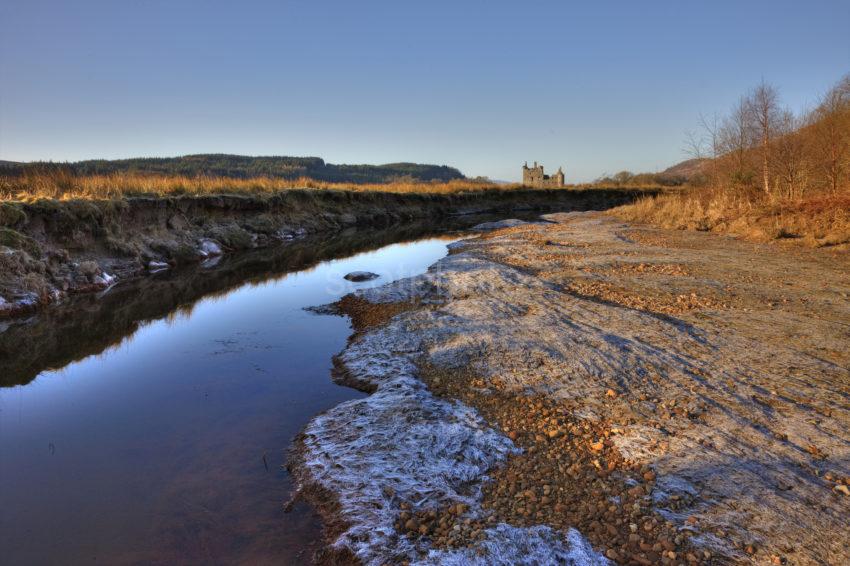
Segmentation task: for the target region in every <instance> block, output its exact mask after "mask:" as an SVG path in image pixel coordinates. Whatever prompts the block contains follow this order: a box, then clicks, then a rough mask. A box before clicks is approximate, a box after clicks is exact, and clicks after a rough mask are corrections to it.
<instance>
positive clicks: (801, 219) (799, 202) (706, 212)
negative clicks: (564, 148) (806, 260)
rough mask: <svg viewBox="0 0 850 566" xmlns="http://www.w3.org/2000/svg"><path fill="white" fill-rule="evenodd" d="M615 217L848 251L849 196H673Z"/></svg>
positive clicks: (644, 201) (686, 192)
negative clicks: (792, 197)
mask: <svg viewBox="0 0 850 566" xmlns="http://www.w3.org/2000/svg"><path fill="white" fill-rule="evenodd" d="M611 212H612V214H613V215H614V216H616V217H618V218H620V219H622V220H626V221H629V222H645V223H647V224H652V225H654V226H658V227H661V228H669V229H674V230H698V231H703V232H714V233H717V234H729V235H734V236H738V237H741V238H745V239H747V240H751V241H755V242H777V243H781V244H786V245H802V246H805V247H810V248H830V249H835V250H842V251H847V250H850V192H848V191H843V192H839V193H835V194H828V193H826V194H824V193H822V194H813V195H807V196H806V197H801V198H794V199H791V198H766V197H764V195H762V194H760V193H755V194H754V193H753V191H742V192H740V193H736V192H734V191H729V190H726V191H724V190H716V189H710V188H692V189H681V190H671V191H668V192H666V193H659V194H657V195H652V196H647V197H645V198H641V199H638V200H637V201H636V202H634V203H630V204H627V205H625V206H622V207H618V208H616V209H614V210H612V211H611Z"/></svg>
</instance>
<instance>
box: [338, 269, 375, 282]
mask: <svg viewBox="0 0 850 566" xmlns="http://www.w3.org/2000/svg"><path fill="white" fill-rule="evenodd" d="M378 277H380V275H378V274H377V273H372V272H371V271H352V272H351V273H348V274H346V275H345V276H344V277H343V279H347V280H348V281H353V282H355V283H359V282H361V281H371V280H373V279H377V278H378Z"/></svg>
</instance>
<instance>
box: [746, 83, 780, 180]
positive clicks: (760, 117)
mask: <svg viewBox="0 0 850 566" xmlns="http://www.w3.org/2000/svg"><path fill="white" fill-rule="evenodd" d="M746 105H747V111H748V113H749V115H750V117H751V123H752V124H753V126H755V128H756V130H755V135H756V136H757V138H758V140H759V142H760V145H761V173H762V186H763V189H764V192H765V194H770V143H771V141H772V140H773V136H774V130H775V129H776V127H777V123H778V121H779V117H780V110H779V93H778V92H777V90H776V88H774V87H773V86H771V85H769V84H767V83H765V82H764V80H762V82H761V84H759V85H758V86H757V87H756V88H754V89H753V90H752V92H751V93H750V95H749V96H748V97H747V102H746Z"/></svg>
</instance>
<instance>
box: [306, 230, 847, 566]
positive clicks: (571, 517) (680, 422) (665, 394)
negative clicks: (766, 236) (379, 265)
mask: <svg viewBox="0 0 850 566" xmlns="http://www.w3.org/2000/svg"><path fill="white" fill-rule="evenodd" d="M545 219H546V220H547V221H548V222H546V223H535V224H525V225H520V226H515V227H511V228H505V229H501V230H496V231H492V232H488V233H486V234H484V235H482V236H481V237H478V238H472V239H468V240H464V241H462V242H459V243H457V244H454V245H453V246H452V247H451V254H450V255H449V256H448V257H446V258H445V259H443V260H441V261H440V262H438V263H437V264H435V265H434V266H432V268H431V270H430V271H429V272H428V273H427V274H425V275H423V276H420V277H417V278H413V279H409V280H403V281H399V282H396V283H392V284H390V285H387V286H385V287H381V288H378V289H373V290H369V291H366V292H363V293H360V294H359V295H358V303H357V304H358V306H359V308H360V309H363V308H364V307H363V303H362V301H368V302H371V303H375V304H387V303H404V304H405V305H408V307H407V308H411V307H410V305H416V307H415V308H412V310H404V311H402V309H392V308H387V307H381V310H382V311H383V312H386V313H387V316H388V317H389V316H393V315H395V316H394V317H393V318H391V319H390V320H388V321H387V322H386V324H384V325H375V320H372V319H369V320H370V325H369V328H364V329H362V332H360V333H359V334H358V335H357V336H356V337H355V338H354V339H353V340H352V342H351V344H350V345H349V347H348V348H347V349H346V351H344V352H343V353H342V354H341V355H340V358H339V362H340V365H341V367H342V368H344V370H345V372H346V373H348V374H349V375H350V377H351V378H352V379H354V380H355V381H356V382H360V383H367V384H370V388H371V389H373V390H374V391H375V393H373V395H371V396H370V397H368V398H366V399H363V400H358V401H356V402H352V403H351V404H344V405H343V406H340V407H338V408H337V409H334V410H331V411H329V412H328V413H326V414H324V415H322V416H320V417H319V418H317V419H316V420H314V421H313V423H311V425H310V426H309V427H308V429H307V431H306V441H305V443H304V451H305V454H306V456H305V458H304V462H305V463H304V468H303V472H302V473H303V475H302V477H303V478H304V481H305V482H307V483H310V482H315V483H316V484H317V485H320V486H321V487H322V488H323V489H326V490H328V491H330V492H332V493H335V494H336V495H337V497H339V500H340V503H341V505H340V506H339V508H338V509H337V512H338V513H339V514H340V515H341V518H342V520H343V521H344V522H345V523H347V524H348V525H349V527H350V528H349V529H348V531H346V532H345V533H343V534H342V535H341V536H340V537H339V538H338V539H336V540H335V542H334V544H335V545H336V546H337V547H340V548H342V547H344V548H347V549H349V550H351V552H352V553H353V555H354V556H356V557H358V559H360V560H361V561H362V562H364V563H375V564H379V563H383V562H411V563H417V562H418V563H458V564H459V563H481V564H486V563H505V564H507V563H516V562H517V561H518V560H519V561H521V562H528V561H529V560H530V561H532V562H533V561H534V560H538V562H537V563H551V562H553V561H554V562H555V563H558V562H559V561H560V560H572V561H573V563H579V564H591V563H604V562H605V561H606V558H603V556H605V557H607V559H610V560H612V561H614V562H617V563H622V564H651V563H664V564H696V563H727V562H735V563H755V564H786V563H787V564H847V563H850V522H848V517H850V433H848V424H850V255H848V254H847V253H846V252H828V251H825V250H814V251H813V250H805V249H794V248H783V247H780V246H776V245H759V244H753V243H747V242H741V241H737V240H734V239H731V238H727V237H722V236H717V235H711V234H705V233H697V232H683V231H668V230H661V229H656V228H650V227H643V226H636V225H629V224H625V223H623V222H621V221H619V220H616V219H614V218H611V217H608V216H605V215H602V214H597V213H573V214H555V215H549V216H546V217H545ZM397 313H400V314H397ZM423 384H424V385H423ZM352 427H353V429H355V430H357V431H358V433H357V434H356V435H352V434H351V430H352ZM399 438H403V439H404V441H402V442H399V441H397V440H396V441H395V442H394V443H393V442H390V439H399ZM363 477H369V478H370V481H369V483H368V485H365V484H363V483H362V478H363ZM357 478H359V479H360V483H358V481H357ZM370 528H371V530H370ZM584 545H586V546H587V547H585V546H584ZM590 547H592V550H591V549H590ZM547 556H548V557H550V558H546V557H547ZM520 557H522V560H520ZM534 557H537V558H534ZM552 557H555V558H552Z"/></svg>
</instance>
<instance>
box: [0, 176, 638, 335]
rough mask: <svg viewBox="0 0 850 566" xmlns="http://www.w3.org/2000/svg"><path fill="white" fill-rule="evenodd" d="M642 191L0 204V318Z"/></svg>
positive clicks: (605, 202)
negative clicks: (126, 285)
mask: <svg viewBox="0 0 850 566" xmlns="http://www.w3.org/2000/svg"><path fill="white" fill-rule="evenodd" d="M645 193H646V191H643V192H638V191H628V190H622V191H620V190H580V191H563V190H560V191H559V190H512V191H490V192H485V193H460V194H400V193H377V192H346V191H334V190H321V191H320V190H310V189H292V190H288V191H283V192H280V193H275V194H271V195H212V196H176V197H159V198H153V197H151V198H145V197H135V198H125V199H122V200H115V201H95V200H69V201H51V200H43V201H35V202H31V203H20V202H3V203H0V318H3V317H5V318H8V317H14V316H19V315H22V314H26V313H29V312H33V311H35V310H37V309H38V308H39V307H41V306H44V305H46V304H50V303H54V302H57V301H60V300H62V299H63V298H65V297H67V296H69V295H73V294H80V293H90V292H97V291H100V290H102V289H104V288H107V287H109V286H110V285H112V284H114V283H115V282H116V281H119V280H126V279H128V278H131V277H136V276H139V275H144V274H146V273H155V272H158V271H161V270H165V269H173V268H175V267H177V266H180V265H187V264H193V263H201V262H214V261H215V258H216V257H218V256H220V255H222V254H226V253H230V252H234V251H239V250H250V249H262V248H269V247H276V246H281V245H286V244H289V243H291V242H293V241H296V240H298V239H301V238H304V237H306V236H308V235H323V234H334V233H339V232H342V231H344V230H346V229H349V228H361V229H362V228H371V229H381V228H386V227H389V226H394V225H401V224H404V223H411V222H426V221H433V222H443V221H445V219H447V218H451V217H453V216H463V215H475V214H484V213H499V214H509V213H511V212H514V211H518V210H524V211H538V212H546V211H556V210H558V211H563V210H591V209H594V210H596V209H605V208H609V207H612V206H617V205H621V204H624V203H627V202H631V201H632V200H634V199H635V197H636V196H638V195H639V194H645Z"/></svg>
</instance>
